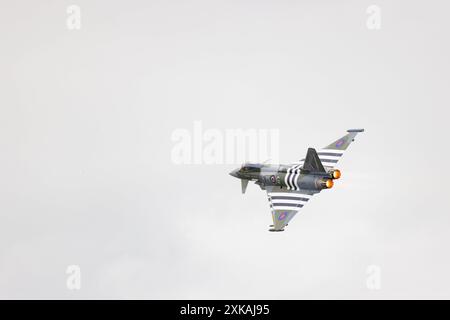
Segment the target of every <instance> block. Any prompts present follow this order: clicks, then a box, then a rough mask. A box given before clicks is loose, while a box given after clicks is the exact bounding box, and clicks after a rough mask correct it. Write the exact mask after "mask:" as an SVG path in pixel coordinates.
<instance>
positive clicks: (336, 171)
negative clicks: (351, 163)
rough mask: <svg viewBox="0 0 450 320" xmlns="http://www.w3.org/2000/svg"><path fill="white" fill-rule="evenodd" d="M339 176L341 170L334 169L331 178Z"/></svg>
mask: <svg viewBox="0 0 450 320" xmlns="http://www.w3.org/2000/svg"><path fill="white" fill-rule="evenodd" d="M340 177H341V171H339V170H337V169H336V170H334V171H333V179H339V178H340Z"/></svg>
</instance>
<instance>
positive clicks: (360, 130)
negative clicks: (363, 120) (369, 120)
mask: <svg viewBox="0 0 450 320" xmlns="http://www.w3.org/2000/svg"><path fill="white" fill-rule="evenodd" d="M347 132H349V133H350V132H364V129H348V130H347Z"/></svg>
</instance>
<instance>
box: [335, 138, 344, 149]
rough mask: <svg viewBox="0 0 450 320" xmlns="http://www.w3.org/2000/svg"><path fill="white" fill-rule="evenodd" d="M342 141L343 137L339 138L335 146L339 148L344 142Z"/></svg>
mask: <svg viewBox="0 0 450 320" xmlns="http://www.w3.org/2000/svg"><path fill="white" fill-rule="evenodd" d="M344 142H345V140H344V139H341V140H339V141H338V142H336V147H338V148H339V147H340V146H342V145H343V144H344Z"/></svg>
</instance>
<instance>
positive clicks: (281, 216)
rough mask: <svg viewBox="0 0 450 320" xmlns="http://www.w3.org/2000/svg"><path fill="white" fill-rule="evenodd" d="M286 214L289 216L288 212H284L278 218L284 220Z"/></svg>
mask: <svg viewBox="0 0 450 320" xmlns="http://www.w3.org/2000/svg"><path fill="white" fill-rule="evenodd" d="M286 216H287V213H286V212H282V213H280V215H279V216H278V220H280V221H281V220H284V219H286Z"/></svg>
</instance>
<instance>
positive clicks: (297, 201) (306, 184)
mask: <svg viewBox="0 0 450 320" xmlns="http://www.w3.org/2000/svg"><path fill="white" fill-rule="evenodd" d="M363 131H364V129H350V130H347V132H348V133H347V134H346V135H345V136H343V137H342V138H340V139H338V140H336V141H335V142H333V143H332V144H330V145H328V146H326V147H325V148H323V149H321V150H320V151H319V152H316V150H315V149H313V148H309V149H308V152H307V153H306V157H305V158H304V159H301V160H300V161H299V162H297V163H293V164H291V165H284V164H280V165H269V164H260V163H246V164H244V165H242V167H241V168H239V169H236V170H233V171H232V172H230V175H232V176H233V177H236V178H238V179H241V184H242V193H245V190H246V189H247V185H248V182H249V181H254V182H255V183H256V184H258V185H259V186H260V187H261V189H263V190H266V191H267V196H268V199H269V205H270V208H271V210H272V219H273V225H271V226H270V227H271V229H269V231H284V228H285V227H286V226H287V225H288V223H289V221H290V220H291V219H292V218H293V217H294V216H295V215H296V214H297V212H298V211H299V210H300V209H301V208H303V207H304V206H305V204H306V203H308V201H309V200H310V199H311V198H312V196H313V195H315V194H317V193H319V192H320V191H322V190H323V189H330V188H332V187H333V180H335V179H339V178H340V177H341V172H340V171H339V170H338V169H335V166H336V164H337V163H338V161H339V159H341V157H342V155H343V154H344V151H345V150H347V148H348V146H349V145H350V143H352V141H354V138H355V137H356V135H357V134H358V133H359V132H363Z"/></svg>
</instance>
